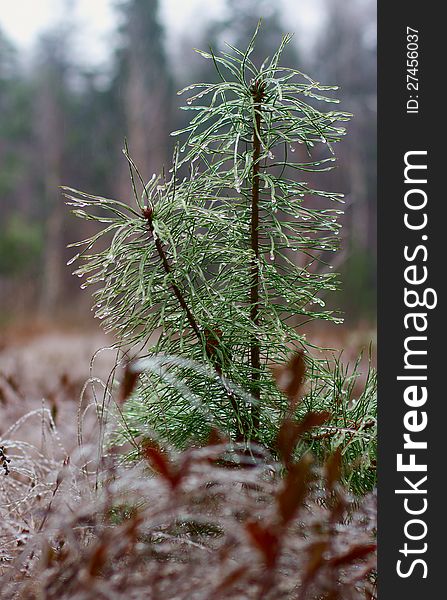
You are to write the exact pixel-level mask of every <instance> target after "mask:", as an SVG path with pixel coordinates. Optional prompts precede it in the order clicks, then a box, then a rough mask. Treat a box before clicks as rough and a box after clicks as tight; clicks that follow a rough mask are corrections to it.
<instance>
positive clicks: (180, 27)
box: [0, 0, 324, 65]
mask: <svg viewBox="0 0 447 600" xmlns="http://www.w3.org/2000/svg"><path fill="white" fill-rule="evenodd" d="M276 1H277V2H278V5H279V6H281V10H280V19H281V21H282V25H283V27H284V30H285V31H288V32H294V33H295V39H296V43H298V44H299V46H300V47H301V48H307V49H311V47H312V42H313V40H314V38H315V33H316V31H317V30H318V28H319V26H320V25H321V24H322V23H323V21H324V18H323V11H324V0H276ZM241 2H243V0H241ZM224 6H225V2H224V0H212V1H211V0H161V2H160V13H161V17H162V19H163V21H164V22H165V23H166V24H167V41H168V44H170V43H172V44H174V45H175V42H176V40H177V39H179V38H180V37H183V36H184V35H185V34H186V37H187V39H188V40H192V39H194V33H195V32H196V31H200V30H201V29H202V28H203V27H204V25H205V24H206V22H207V21H209V20H212V19H215V18H218V17H219V16H220V15H221V14H222V13H223V8H224ZM67 17H68V18H67ZM234 18H235V19H237V15H235V17H234ZM67 20H68V22H69V23H70V24H73V27H74V30H75V37H74V40H75V49H76V53H77V55H78V57H77V58H78V60H79V61H80V62H82V63H84V64H87V65H89V64H90V65H101V64H103V63H105V62H107V60H108V59H110V56H111V53H112V51H113V49H114V48H115V44H116V42H115V38H114V35H113V32H114V28H115V27H116V25H117V21H118V17H117V12H116V10H115V8H114V0H0V28H2V29H3V30H4V32H5V33H6V35H7V36H8V37H9V38H10V39H11V40H12V41H13V43H15V45H16V46H18V48H19V49H20V50H25V51H28V52H30V51H31V50H32V48H33V46H34V44H35V42H36V40H37V38H38V36H39V34H41V33H42V32H44V31H45V30H47V29H49V28H51V27H52V26H55V25H57V23H61V22H63V21H65V22H66V21H67Z"/></svg>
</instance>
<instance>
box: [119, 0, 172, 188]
mask: <svg viewBox="0 0 447 600" xmlns="http://www.w3.org/2000/svg"><path fill="white" fill-rule="evenodd" d="M158 8H159V3H158V0H129V1H128V2H126V3H124V5H123V6H122V10H123V12H124V16H125V25H124V31H123V32H124V39H125V47H124V48H123V52H122V58H123V60H122V63H121V69H120V71H121V72H120V76H119V80H120V81H119V84H120V85H119V87H120V88H121V89H123V90H124V93H123V95H122V103H123V112H124V121H125V128H126V136H127V138H128V143H129V149H130V154H131V156H132V158H133V160H134V161H135V163H136V164H137V166H138V168H139V169H140V170H141V173H142V176H143V177H144V178H149V177H150V176H151V175H152V173H159V172H160V171H161V169H162V168H163V167H164V166H167V165H168V160H169V158H170V156H169V152H170V147H169V146H170V145H169V139H170V138H169V133H170V130H169V129H170V123H171V119H172V110H171V106H172V99H171V93H172V81H171V75H170V70H169V66H168V62H167V58H166V53H165V49H164V31H163V28H162V26H161V24H160V22H159V17H158ZM123 137H124V132H123ZM120 187H121V188H122V194H128V190H129V176H128V171H127V167H126V170H125V173H123V177H122V184H121V186H120Z"/></svg>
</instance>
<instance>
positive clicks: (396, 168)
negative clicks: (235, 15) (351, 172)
mask: <svg viewBox="0 0 447 600" xmlns="http://www.w3.org/2000/svg"><path fill="white" fill-rule="evenodd" d="M441 7H442V5H440V4H435V3H432V2H422V1H420V2H416V1H414V0H407V1H405V2H391V1H390V0H378V373H379V417H378V420H379V427H378V431H379V455H378V474H379V484H378V503H379V509H378V510H379V514H378V597H379V600H394V599H397V598H402V599H405V600H413V599H418V600H421V599H422V600H431V599H432V598H433V599H435V598H447V582H446V581H445V578H446V576H447V563H446V553H445V551H444V548H445V543H446V541H447V517H446V514H447V513H446V509H447V469H446V461H447V457H446V456H445V454H447V415H446V406H447V362H446V359H445V355H446V350H445V347H446V346H447V343H446V341H447V340H446V335H445V334H446V333H447V328H446V324H445V321H446V319H445V318H444V317H443V312H444V310H445V309H446V303H445V296H444V291H443V288H442V284H443V279H444V274H445V273H446V272H447V268H446V257H447V251H446V249H445V243H444V242H445V241H446V240H447V208H446V207H447V197H446V192H445V190H444V186H443V185H442V183H443V181H442V180H443V178H444V172H447V165H446V161H445V158H444V155H445V149H444V145H445V144H444V135H445V131H446V129H447V127H446V120H447V111H446V110H445V106H446V104H447V98H446V95H445V92H444V91H443V89H442V88H443V87H444V89H445V76H444V73H443V72H444V70H445V57H446V42H447V29H446V26H445V20H444V19H443V17H441V14H440V10H439V9H441ZM407 26H409V27H412V28H414V29H417V30H418V32H419V33H418V46H419V48H418V52H419V57H418V62H419V64H418V79H419V90H418V91H417V92H412V91H409V90H407V87H406V84H407V80H406V69H407V48H406V45H407V32H406V28H407ZM416 94H417V96H418V101H419V113H418V114H407V112H406V102H407V100H408V99H409V97H410V95H414V96H415V95H416ZM411 150H427V164H428V170H427V172H426V173H427V179H428V184H427V185H426V186H424V189H425V191H426V192H427V194H428V204H427V208H426V212H427V216H428V225H427V229H426V230H424V232H423V233H424V234H426V235H427V240H426V241H425V242H423V241H420V240H421V232H416V231H409V230H408V229H406V228H405V226H404V220H403V219H404V213H405V208H404V194H405V191H406V190H407V189H408V184H407V186H405V184H404V166H405V165H404V155H405V153H406V152H408V151H411ZM416 187H417V186H416ZM418 243H425V245H426V247H427V250H428V259H427V262H426V263H423V262H422V251H421V253H420V254H419V255H418V259H417V263H418V265H423V264H425V265H426V266H427V268H428V282H427V283H426V285H427V286H428V287H432V288H435V289H436V291H437V296H438V305H437V307H436V308H434V309H432V310H425V309H423V308H420V309H418V310H421V311H424V310H425V312H426V313H427V319H428V322H429V325H428V329H427V332H426V333H425V335H427V337H428V340H427V343H426V347H427V349H428V354H427V357H426V362H427V366H428V368H427V371H426V373H427V377H428V382H427V388H428V400H427V402H426V405H425V406H424V407H423V408H421V409H420V410H426V411H427V414H428V425H427V429H426V430H425V431H424V432H422V433H419V434H417V436H416V435H415V438H417V439H420V440H426V441H427V443H428V448H427V450H426V451H419V452H417V453H416V454H417V456H418V462H419V461H421V460H423V458H425V459H426V462H427V465H428V470H427V473H426V475H427V481H426V483H425V484H424V485H421V486H420V488H425V489H427V496H426V498H427V500H428V508H427V511H426V512H425V513H424V514H423V515H420V517H419V518H421V519H423V520H425V522H426V523H427V527H428V533H427V536H426V538H424V539H422V540H420V541H413V542H412V541H411V540H406V538H405V534H404V527H405V523H406V521H408V520H409V519H411V518H412V517H411V515H408V514H407V513H406V512H405V509H404V506H403V502H404V496H402V495H398V494H396V493H395V489H400V488H402V487H403V486H402V482H403V476H404V475H405V474H404V473H398V472H397V470H396V455H397V454H398V453H401V452H402V446H403V433H404V432H405V429H404V425H403V418H404V414H405V412H406V411H407V410H409V408H408V406H406V405H405V403H404V400H403V391H404V389H405V387H406V385H408V383H405V382H402V381H397V380H396V377H397V376H398V375H402V374H404V373H405V371H404V369H403V356H404V349H403V344H404V338H405V336H406V335H411V333H409V332H408V331H405V328H404V316H405V312H411V310H410V309H406V310H405V306H404V287H405V281H404V269H405V267H406V266H408V264H409V263H407V262H406V261H405V258H404V253H403V249H404V246H405V245H408V246H410V247H413V248H414V247H415V246H416V245H417V244H418ZM421 287H423V286H421ZM421 347H422V345H421ZM406 374H408V371H407V372H406ZM419 374H420V373H419ZM407 455H408V452H407ZM423 475H424V473H418V474H416V475H414V477H413V480H415V479H417V478H418V477H419V478H420V477H422V476H423ZM417 497H418V498H419V499H420V502H422V495H421V496H418V495H413V496H412V498H417ZM415 506H416V500H415V504H414V507H415ZM414 518H418V517H414ZM416 532H417V528H416V527H415V528H414V530H413V533H416ZM405 542H407V543H408V545H409V548H418V547H419V548H420V547H421V546H422V545H423V543H427V551H426V552H425V553H421V554H411V555H410V554H409V555H408V557H406V558H405V556H404V555H403V554H402V553H400V552H399V550H400V549H402V548H403V545H404V543H405ZM417 558H421V559H423V560H425V561H426V563H427V569H428V576H427V578H425V579H424V578H423V577H422V575H423V568H422V566H421V565H417V566H416V565H415V567H414V570H413V572H412V574H411V575H410V576H408V577H406V578H402V577H399V575H398V574H397V570H396V564H397V561H398V560H399V559H403V560H404V562H403V566H402V569H403V570H407V571H408V570H409V566H410V565H411V561H412V560H416V559H417Z"/></svg>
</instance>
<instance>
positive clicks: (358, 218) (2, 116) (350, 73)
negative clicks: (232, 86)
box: [0, 0, 377, 327]
mask: <svg viewBox="0 0 447 600" xmlns="http://www.w3.org/2000/svg"><path fill="white" fill-rule="evenodd" d="M177 2H179V4H182V6H183V8H184V4H185V1H184V2H180V0H177ZM109 3H110V5H111V8H112V9H113V14H114V19H115V29H114V31H112V32H111V33H110V34H109V40H108V42H107V52H108V55H107V56H106V57H105V59H102V60H100V61H90V62H89V61H86V60H85V55H86V54H87V55H88V53H89V44H90V43H91V42H93V40H91V39H90V37H89V35H87V34H83V30H82V26H81V25H80V24H77V22H76V19H75V18H74V11H75V8H76V1H75V0H71V1H65V0H60V5H61V7H62V8H63V10H62V11H61V16H60V18H58V19H57V22H52V23H51V25H48V27H47V28H46V30H44V31H41V32H40V33H39V36H38V39H36V40H35V42H34V43H33V49H32V52H30V51H27V52H26V53H25V52H24V51H23V49H21V47H20V46H19V45H17V44H14V42H13V41H12V39H11V38H10V36H8V35H7V34H6V31H5V28H3V27H2V16H1V13H0V211H1V212H0V305H1V310H0V327H1V326H2V325H5V324H7V323H8V322H11V321H17V320H23V319H25V318H26V319H27V320H32V319H42V320H51V319H55V318H59V319H70V320H72V321H73V322H77V323H78V322H79V323H81V322H82V320H84V321H86V322H88V317H89V315H90V311H89V309H88V307H89V305H90V297H89V294H86V293H85V292H84V293H82V291H81V290H80V289H79V280H78V279H77V278H75V277H73V276H72V275H71V271H72V268H71V267H70V266H67V265H66V263H67V261H68V260H69V258H70V257H71V256H72V255H73V254H74V252H73V251H72V250H70V249H67V248H66V246H67V244H68V243H70V242H72V241H75V240H79V239H82V238H85V237H87V236H88V235H91V234H92V233H93V230H94V229H93V228H94V225H93V226H92V228H90V227H89V223H87V224H86V223H85V222H80V220H79V219H75V218H74V217H73V216H71V215H70V213H69V211H68V209H67V207H66V206H65V204H64V201H63V198H62V196H61V193H60V191H59V188H58V186H59V185H62V184H64V185H69V186H71V187H75V188H77V189H80V190H85V191H88V192H91V193H94V194H97V195H102V196H109V197H116V198H119V199H121V200H126V199H128V200H129V201H130V194H131V188H130V185H129V176H128V169H127V163H126V161H125V159H124V157H123V155H122V152H121V150H122V147H123V140H124V138H127V139H128V143H129V148H130V153H131V155H132V157H133V158H134V160H135V162H136V163H137V164H138V165H139V168H140V170H141V172H142V173H143V175H144V177H146V178H150V177H151V175H152V173H154V172H158V171H160V169H161V168H162V167H163V165H168V164H169V161H170V157H171V152H172V147H173V143H174V140H173V138H172V137H170V136H169V133H170V132H171V131H172V130H175V129H178V128H180V127H182V126H183V125H184V124H185V122H186V118H187V116H188V115H187V113H185V112H183V111H180V110H178V106H179V105H180V104H181V102H182V98H179V97H178V96H177V95H176V91H177V90H178V89H181V88H182V87H183V86H185V85H187V84H188V83H191V82H194V81H209V80H213V79H214V77H215V74H214V73H213V69H212V65H210V63H209V62H208V61H204V60H203V59H201V58H200V57H199V56H198V55H197V54H196V53H195V52H194V51H193V48H194V47H198V48H203V49H207V48H208V47H209V46H210V45H211V46H212V47H213V48H215V49H223V48H224V42H225V41H228V42H230V43H232V44H235V45H236V46H239V47H244V48H245V47H246V45H247V43H248V40H249V39H250V37H251V35H252V33H253V31H254V28H255V25H256V22H257V20H258V18H259V17H261V16H262V17H263V19H264V26H263V31H262V33H261V35H260V36H259V40H258V44H257V49H256V57H255V61H256V60H260V59H263V58H265V57H266V56H268V55H271V54H272V51H273V50H274V49H275V48H276V47H277V46H278V44H279V41H280V38H281V35H282V34H283V33H285V32H295V38H294V44H293V45H292V46H291V47H290V48H289V49H288V51H287V53H286V55H285V56H284V59H283V63H285V66H293V67H295V68H298V69H300V70H302V71H304V72H306V73H308V74H310V75H311V76H312V77H313V78H315V79H317V80H318V81H321V82H323V83H327V84H337V85H340V87H341V90H340V91H339V93H338V97H339V98H340V99H341V102H342V104H341V107H342V109H343V110H347V111H350V112H352V113H354V118H353V120H352V121H351V123H350V124H349V125H348V133H349V135H348V136H347V137H346V139H345V140H344V141H343V143H342V144H341V145H340V146H339V147H338V148H337V156H338V158H339V162H338V167H337V168H336V169H335V170H334V171H333V172H331V173H329V174H326V175H323V176H320V179H319V182H318V185H320V186H321V187H322V188H323V189H328V190H329V189H330V190H334V191H339V192H343V193H345V194H346V199H347V204H346V213H345V216H344V220H343V224H344V230H343V239H342V251H341V252H340V253H339V256H338V257H337V258H336V264H335V265H334V266H335V268H336V269H337V270H338V271H339V272H341V274H342V282H343V287H342V291H341V292H339V293H338V297H337V298H336V299H335V301H333V303H334V305H335V306H337V307H341V308H342V310H343V311H344V312H345V315H346V320H347V322H348V324H349V325H351V326H355V325H356V324H358V323H359V322H361V321H367V322H370V323H373V322H374V320H375V286H376V275H375V269H376V116H377V115H376V12H375V10H376V7H375V2H374V1H373V0H318V2H314V4H315V6H314V8H313V12H312V16H313V18H312V20H309V21H307V19H309V15H310V14H311V13H309V5H310V4H312V3H311V2H309V1H306V2H300V1H298V0H296V1H293V0H277V1H272V0H270V1H269V0H266V1H263V0H222V1H221V2H218V3H217V2H216V3H213V4H212V6H209V5H211V3H209V2H208V4H207V3H206V2H202V3H201V4H200V3H198V2H193V3H192V4H194V7H195V8H194V10H191V12H190V14H189V17H188V18H187V19H186V18H185V19H184V20H183V21H182V20H179V19H180V13H181V14H183V13H184V10H183V11H179V15H176V12H175V10H172V7H173V3H172V2H170V5H171V12H170V13H169V14H170V15H171V16H170V17H169V18H168V17H167V16H166V15H167V12H166V10H163V9H164V6H163V4H164V0H121V1H117V0H109ZM8 4H12V2H3V1H2V2H0V6H1V7H2V11H7V10H8ZM36 4H37V5H38V4H39V2H38V0H35V2H34V5H36ZM186 4H188V3H187V2H186ZM174 9H175V6H174ZM311 21H312V22H311ZM80 49H82V52H80Z"/></svg>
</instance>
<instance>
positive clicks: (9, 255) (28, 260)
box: [0, 214, 43, 275]
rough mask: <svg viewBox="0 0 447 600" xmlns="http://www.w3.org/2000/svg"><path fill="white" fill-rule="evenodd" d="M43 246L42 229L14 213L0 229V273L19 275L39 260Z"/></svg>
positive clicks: (27, 270)
mask: <svg viewBox="0 0 447 600" xmlns="http://www.w3.org/2000/svg"><path fill="white" fill-rule="evenodd" d="M42 246H43V238H42V230H41V228H40V227H39V226H38V225H35V224H33V223H28V222H27V221H25V220H24V219H23V218H22V217H21V216H20V215H18V214H15V215H13V216H12V217H11V218H10V219H8V221H7V223H6V224H5V227H4V228H2V230H0V274H1V275H20V274H23V273H26V272H29V271H30V270H31V269H32V268H33V267H34V266H35V265H36V264H38V262H39V258H40V256H41V252H42Z"/></svg>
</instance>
